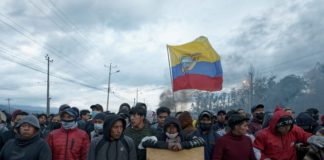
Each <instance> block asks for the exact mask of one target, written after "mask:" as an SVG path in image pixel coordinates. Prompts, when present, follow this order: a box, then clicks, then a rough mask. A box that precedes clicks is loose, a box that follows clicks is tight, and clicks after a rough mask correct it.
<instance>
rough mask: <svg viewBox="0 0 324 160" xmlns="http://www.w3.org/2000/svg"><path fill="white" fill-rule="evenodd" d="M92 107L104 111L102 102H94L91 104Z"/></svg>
mask: <svg viewBox="0 0 324 160" xmlns="http://www.w3.org/2000/svg"><path fill="white" fill-rule="evenodd" d="M90 108H91V109H92V110H94V109H96V110H100V111H103V107H102V106H101V105H100V104H94V105H91V106H90Z"/></svg>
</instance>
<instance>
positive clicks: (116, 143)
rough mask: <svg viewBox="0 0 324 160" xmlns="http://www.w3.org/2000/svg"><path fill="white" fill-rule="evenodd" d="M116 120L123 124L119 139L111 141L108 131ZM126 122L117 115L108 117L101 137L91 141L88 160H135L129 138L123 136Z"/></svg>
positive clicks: (134, 150) (134, 149) (131, 142)
mask: <svg viewBox="0 0 324 160" xmlns="http://www.w3.org/2000/svg"><path fill="white" fill-rule="evenodd" d="M118 120H120V121H122V123H123V132H122V135H121V136H120V138H119V139H116V140H111V138H110V137H111V136H110V131H111V128H112V126H113V125H114V123H115V122H117V121H118ZM125 128H126V121H125V120H124V119H123V118H122V117H121V116H119V115H110V116H108V117H107V119H106V120H105V122H104V126H103V136H102V137H97V138H95V139H93V141H92V142H91V144H90V150H89V153H88V160H136V159H137V158H136V148H135V145H134V142H133V140H132V139H131V138H129V137H127V136H125V135H124V130H125Z"/></svg>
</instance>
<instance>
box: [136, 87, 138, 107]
mask: <svg viewBox="0 0 324 160" xmlns="http://www.w3.org/2000/svg"><path fill="white" fill-rule="evenodd" d="M137 102H138V88H136V103H137Z"/></svg>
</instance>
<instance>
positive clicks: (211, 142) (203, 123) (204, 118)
mask: <svg viewBox="0 0 324 160" xmlns="http://www.w3.org/2000/svg"><path fill="white" fill-rule="evenodd" d="M213 121H214V119H213V114H212V113H211V112H210V111H202V112H201V113H200V115H199V118H198V122H197V131H196V133H195V134H194V136H197V137H202V138H203V139H204V141H205V151H204V152H205V153H204V154H205V160H211V158H212V153H213V150H214V146H215V141H216V140H217V139H218V138H219V137H220V136H219V135H218V134H217V131H216V130H215V129H214V127H212V126H213Z"/></svg>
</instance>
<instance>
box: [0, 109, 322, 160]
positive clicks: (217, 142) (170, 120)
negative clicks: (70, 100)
mask: <svg viewBox="0 0 324 160" xmlns="http://www.w3.org/2000/svg"><path fill="white" fill-rule="evenodd" d="M265 111H266V108H265V106H263V105H262V104H259V105H256V106H253V107H252V108H251V113H247V112H246V111H245V110H244V109H237V110H229V111H225V110H219V111H218V112H217V113H214V112H213V111H208V110H204V111H202V112H201V113H199V116H198V118H197V119H194V118H193V117H192V114H191V113H190V112H188V111H183V112H177V113H171V111H170V109H169V108H168V106H161V107H159V108H158V109H157V110H156V112H152V111H148V110H147V106H146V104H145V103H137V104H136V105H134V106H133V107H131V106H130V105H129V104H127V103H123V104H121V105H120V107H119V111H118V112H117V113H111V112H109V111H104V110H103V107H102V106H101V105H100V104H95V105H91V106H90V110H81V111H79V109H78V108H77V107H71V106H69V105H67V104H64V105H61V106H60V108H59V112H58V113H57V114H50V115H46V114H29V113H27V112H25V111H23V110H16V111H14V112H13V113H12V114H9V113H6V112H5V111H0V150H1V151H0V160H86V159H87V160H112V159H114V160H145V159H146V148H158V149H166V150H170V151H174V152H178V151H181V150H184V149H191V148H195V147H204V153H203V154H204V159H205V160H260V159H261V160H324V116H323V115H322V116H321V118H320V113H319V111H318V109H316V108H309V109H307V110H305V111H304V112H301V113H299V114H298V115H295V113H294V111H293V109H292V108H289V107H277V108H276V109H275V110H274V111H273V112H265ZM319 118H320V119H319ZM320 121H321V122H320Z"/></svg>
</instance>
